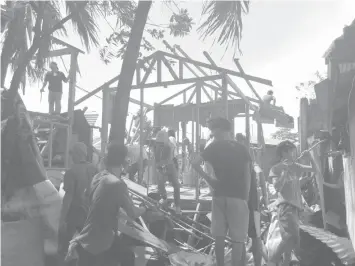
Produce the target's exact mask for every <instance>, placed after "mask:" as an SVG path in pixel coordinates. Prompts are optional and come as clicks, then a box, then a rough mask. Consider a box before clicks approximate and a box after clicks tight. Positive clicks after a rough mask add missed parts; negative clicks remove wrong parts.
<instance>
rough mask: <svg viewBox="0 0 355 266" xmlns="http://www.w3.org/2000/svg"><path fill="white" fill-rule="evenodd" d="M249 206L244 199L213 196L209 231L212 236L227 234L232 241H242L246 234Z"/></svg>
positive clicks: (244, 239)
mask: <svg viewBox="0 0 355 266" xmlns="http://www.w3.org/2000/svg"><path fill="white" fill-rule="evenodd" d="M248 226H249V208H248V203H247V201H246V200H242V199H237V198H228V197H213V199H212V223H211V233H212V235H213V236H214V237H219V236H226V235H227V232H229V236H230V238H231V239H232V241H233V242H237V243H244V242H245V241H246V239H247V235H248Z"/></svg>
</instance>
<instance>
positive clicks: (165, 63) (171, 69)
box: [161, 56, 179, 80]
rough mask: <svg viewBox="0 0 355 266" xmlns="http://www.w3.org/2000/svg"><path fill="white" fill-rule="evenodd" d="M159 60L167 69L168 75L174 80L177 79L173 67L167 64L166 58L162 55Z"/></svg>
mask: <svg viewBox="0 0 355 266" xmlns="http://www.w3.org/2000/svg"><path fill="white" fill-rule="evenodd" d="M161 60H162V61H163V63H164V65H165V66H166V68H167V69H168V71H169V73H170V75H171V76H172V77H173V79H175V80H177V79H179V77H178V76H177V75H176V73H175V71H174V69H173V68H172V67H171V65H170V64H169V62H168V60H166V58H165V57H164V56H162V57H161Z"/></svg>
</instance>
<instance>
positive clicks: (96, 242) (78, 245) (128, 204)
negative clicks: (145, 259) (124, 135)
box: [67, 143, 146, 266]
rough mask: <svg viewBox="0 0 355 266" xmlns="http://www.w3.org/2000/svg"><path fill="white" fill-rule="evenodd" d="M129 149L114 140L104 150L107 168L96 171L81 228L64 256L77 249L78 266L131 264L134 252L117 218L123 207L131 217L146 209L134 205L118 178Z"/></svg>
mask: <svg viewBox="0 0 355 266" xmlns="http://www.w3.org/2000/svg"><path fill="white" fill-rule="evenodd" d="M127 154H128V150H127V147H126V146H124V145H121V144H116V143H113V144H111V145H110V146H109V147H108V149H107V155H106V157H105V167H106V169H105V170H103V171H102V172H100V173H99V174H97V175H96V176H95V177H94V179H93V181H92V183H91V189H90V208H89V213H88V216H87V219H86V222H85V225H84V227H83V230H82V231H81V232H80V233H79V234H78V235H77V236H76V237H74V239H73V240H72V241H71V244H70V247H69V251H68V256H67V258H68V259H69V258H71V257H73V254H74V253H75V252H74V250H75V251H76V253H77V255H78V261H77V265H78V266H109V265H117V263H118V262H120V263H121V264H120V265H121V266H132V265H134V260H135V255H134V252H133V251H132V249H131V248H130V246H129V244H128V243H125V241H124V240H123V237H122V236H123V235H122V234H120V235H118V232H117V231H118V220H119V217H120V209H121V208H122V209H123V210H124V211H125V212H126V213H127V216H128V217H129V218H131V219H132V220H134V219H136V218H138V217H139V216H141V215H142V214H144V213H145V212H146V208H145V207H135V206H134V204H133V201H132V198H131V197H130V196H129V194H128V189H127V185H126V184H125V182H124V181H123V180H122V179H121V173H122V170H123V167H124V166H125V165H126V160H127Z"/></svg>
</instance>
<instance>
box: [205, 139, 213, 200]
mask: <svg viewBox="0 0 355 266" xmlns="http://www.w3.org/2000/svg"><path fill="white" fill-rule="evenodd" d="M212 142H213V135H212V134H210V135H209V138H208V140H207V142H206V145H205V149H206V148H207V147H208V146H209V145H210V144H211V143H212ZM203 170H204V171H205V172H206V174H208V175H209V176H213V175H214V172H213V168H212V166H211V164H209V163H206V162H205V163H204V165H203ZM207 184H208V183H207ZM208 187H209V189H210V192H208V194H207V196H211V195H212V192H213V188H212V187H211V186H210V185H208Z"/></svg>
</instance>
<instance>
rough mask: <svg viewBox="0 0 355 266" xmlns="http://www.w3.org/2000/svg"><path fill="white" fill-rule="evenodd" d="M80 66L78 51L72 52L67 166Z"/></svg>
mask: <svg viewBox="0 0 355 266" xmlns="http://www.w3.org/2000/svg"><path fill="white" fill-rule="evenodd" d="M77 66H78V52H77V51H75V52H72V53H71V55H70V69H69V95H68V96H69V97H68V119H69V126H68V134H67V143H66V149H65V168H69V163H70V160H69V159H70V158H69V151H70V149H71V147H70V145H71V139H72V135H73V129H72V126H73V122H74V102H75V87H76V72H77Z"/></svg>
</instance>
